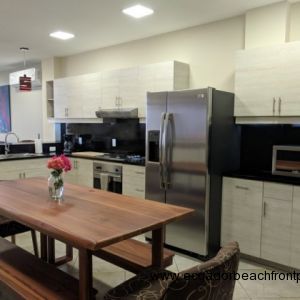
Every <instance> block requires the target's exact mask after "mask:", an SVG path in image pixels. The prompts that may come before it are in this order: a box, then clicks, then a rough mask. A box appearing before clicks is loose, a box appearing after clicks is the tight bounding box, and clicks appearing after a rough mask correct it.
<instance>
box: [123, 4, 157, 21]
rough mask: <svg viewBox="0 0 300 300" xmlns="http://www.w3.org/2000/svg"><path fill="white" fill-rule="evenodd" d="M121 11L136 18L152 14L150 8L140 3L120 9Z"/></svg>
mask: <svg viewBox="0 0 300 300" xmlns="http://www.w3.org/2000/svg"><path fill="white" fill-rule="evenodd" d="M122 12H123V13H124V14H126V15H129V16H131V17H133V18H136V19H139V18H143V17H145V16H148V15H152V14H153V10H152V9H151V8H148V7H146V6H143V5H140V4H138V5H134V6H131V7H128V8H125V9H123V10H122Z"/></svg>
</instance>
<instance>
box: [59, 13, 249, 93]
mask: <svg viewBox="0 0 300 300" xmlns="http://www.w3.org/2000/svg"><path fill="white" fill-rule="evenodd" d="M244 23H245V22H244V16H239V17H235V18H231V19H227V20H223V21H219V22H214V23H211V24H207V25H202V26H196V27H193V28H189V29H185V30H180V31H176V32H171V33H167V34H163V35H159V36H155V37H151V38H147V39H143V40H137V41H133V42H129V43H125V44H121V45H117V46H112V47H107V48H103V49H98V50H95V51H90V52H86V53H82V54H78V55H73V56H68V57H64V58H62V59H61V75H62V77H64V76H71V75H77V74H84V73H91V72H97V71H100V70H107V69H117V68H125V67H131V66H136V65H141V64H148V63H155V62H162V61H168V60H178V61H182V62H186V63H189V64H190V72H191V87H192V88H196V87H206V86H214V87H217V88H218V89H224V90H228V91H233V76H234V53H235V51H236V50H237V49H241V48H243V47H244Z"/></svg>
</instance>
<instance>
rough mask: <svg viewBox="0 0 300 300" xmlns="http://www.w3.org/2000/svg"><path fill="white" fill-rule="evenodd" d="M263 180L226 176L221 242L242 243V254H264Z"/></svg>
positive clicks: (224, 179) (224, 181) (224, 180)
mask: <svg viewBox="0 0 300 300" xmlns="http://www.w3.org/2000/svg"><path fill="white" fill-rule="evenodd" d="M262 195H263V183H262V182H259V181H254V180H243V179H237V178H228V177H224V178H223V199H222V227H221V228H222V229H221V244H222V245H224V244H226V243H227V242H229V241H232V240H235V241H238V242H239V245H240V249H241V252H242V253H245V254H248V255H252V256H258V257H259V256H260V240H261V215H262Z"/></svg>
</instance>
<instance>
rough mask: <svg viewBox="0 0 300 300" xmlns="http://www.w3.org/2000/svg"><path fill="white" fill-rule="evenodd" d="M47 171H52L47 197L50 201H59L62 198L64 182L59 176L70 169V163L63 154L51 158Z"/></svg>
mask: <svg viewBox="0 0 300 300" xmlns="http://www.w3.org/2000/svg"><path fill="white" fill-rule="evenodd" d="M47 167H48V169H52V171H51V176H50V177H49V179H48V189H49V195H50V197H51V198H52V199H55V200H59V199H62V197H63V192H64V181H63V177H62V176H61V175H62V173H63V172H68V171H70V170H71V169H72V164H71V161H70V159H69V158H68V157H66V156H64V155H63V154H62V155H60V156H54V157H51V158H50V159H49V160H48V163H47Z"/></svg>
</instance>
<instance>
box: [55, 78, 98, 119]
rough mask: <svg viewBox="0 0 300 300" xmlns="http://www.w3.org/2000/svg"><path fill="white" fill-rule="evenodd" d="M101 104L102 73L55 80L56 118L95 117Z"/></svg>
mask: <svg viewBox="0 0 300 300" xmlns="http://www.w3.org/2000/svg"><path fill="white" fill-rule="evenodd" d="M100 106H101V74H100V73H93V74H85V75H80V76H72V77H66V78H61V79H56V80H54V117H55V118H94V117H95V111H96V110H97V109H98V108H99V107H100Z"/></svg>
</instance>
